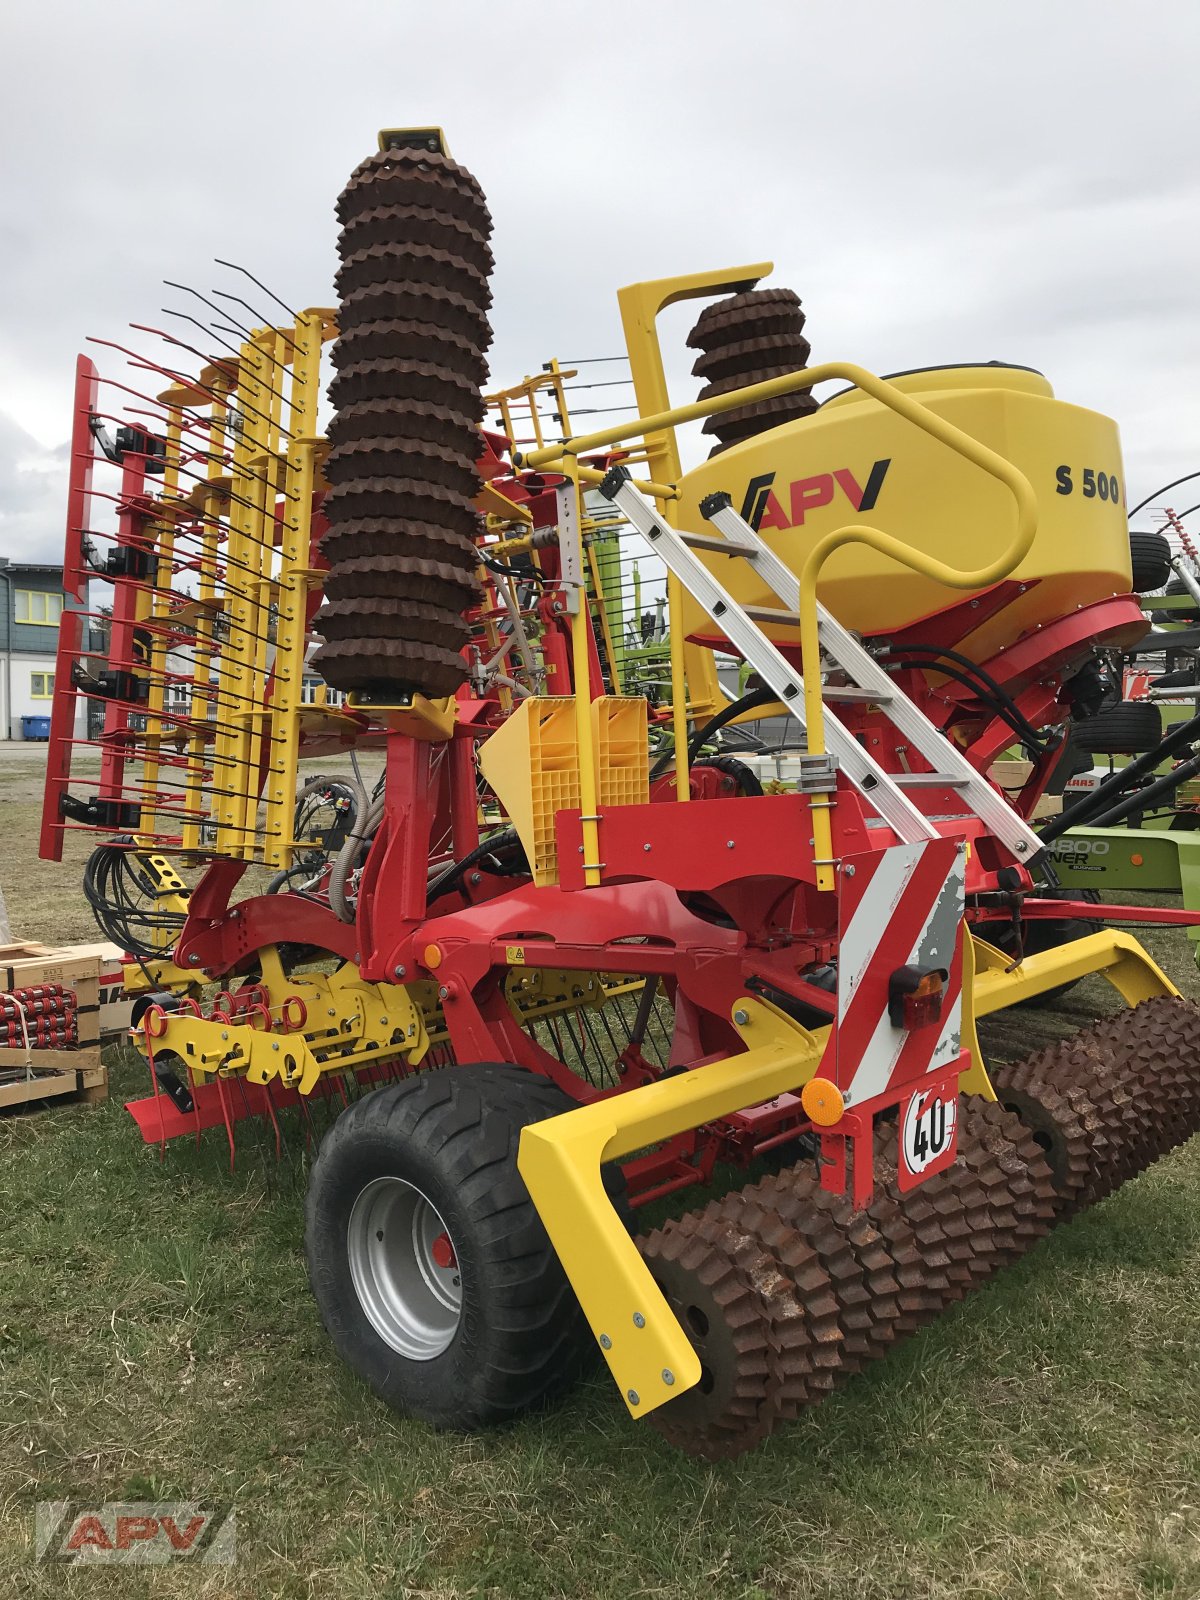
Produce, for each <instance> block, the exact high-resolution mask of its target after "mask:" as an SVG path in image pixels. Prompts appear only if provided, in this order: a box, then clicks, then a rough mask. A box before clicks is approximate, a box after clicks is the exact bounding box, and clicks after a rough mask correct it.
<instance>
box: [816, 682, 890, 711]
mask: <svg viewBox="0 0 1200 1600" xmlns="http://www.w3.org/2000/svg"><path fill="white" fill-rule="evenodd" d="M892 698H893V696H892V691H891V690H890V689H858V688H854V689H851V688H839V687H836V686H834V687H831V686H830V685H829V684H826V685H825V686H824V688H823V689H822V690H821V699H822V700H846V701H857V702H858V703H859V704H862V705H876V706H886V705H887V703H888V701H889V700H891V699H892Z"/></svg>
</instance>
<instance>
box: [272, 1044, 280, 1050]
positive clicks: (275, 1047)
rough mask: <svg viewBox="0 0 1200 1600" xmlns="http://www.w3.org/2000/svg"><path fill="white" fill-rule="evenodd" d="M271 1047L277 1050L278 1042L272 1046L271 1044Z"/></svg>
mask: <svg viewBox="0 0 1200 1600" xmlns="http://www.w3.org/2000/svg"><path fill="white" fill-rule="evenodd" d="M271 1049H272V1050H278V1049H279V1045H278V1044H277V1043H276V1044H273V1045H272V1046H271Z"/></svg>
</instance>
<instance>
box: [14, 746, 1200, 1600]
mask: <svg viewBox="0 0 1200 1600" xmlns="http://www.w3.org/2000/svg"><path fill="white" fill-rule="evenodd" d="M39 781H40V780H39V775H38V763H37V761H36V758H33V757H27V756H21V757H20V758H14V757H13V756H12V755H9V754H7V753H6V756H5V759H4V760H3V762H2V763H0V803H2V810H0V816H2V817H3V821H4V831H5V841H4V850H3V855H2V857H0V860H2V862H3V865H2V867H0V872H2V873H3V878H2V880H0V881H2V882H3V887H4V890H5V893H6V896H7V899H8V905H9V910H10V913H11V916H12V919H13V923H14V926H15V929H16V931H17V932H18V933H20V934H22V935H24V936H26V937H36V938H40V939H43V940H45V941H47V942H50V941H60V940H62V941H66V940H72V939H79V938H94V937H95V936H96V935H95V933H94V931H93V928H92V925H91V924H90V921H89V915H88V912H87V908H86V906H85V905H84V903H83V900H82V898H81V896H80V894H79V892H78V874H79V868H80V864H81V861H82V856H83V850H82V848H77V849H75V850H74V851H73V852H72V860H71V861H70V862H69V863H67V864H64V866H63V867H61V868H55V867H52V866H48V865H45V864H40V863H38V862H37V860H36V842H35V840H36V811H37V800H36V797H37V793H38V789H39ZM1153 945H1154V950H1155V953H1156V955H1157V956H1158V958H1159V959H1160V960H1161V961H1162V962H1163V964H1164V965H1165V966H1167V968H1168V970H1169V971H1170V972H1171V974H1172V976H1174V977H1175V979H1176V981H1177V982H1179V983H1180V984H1181V985H1182V986H1183V987H1184V988H1185V989H1186V991H1187V992H1188V993H1189V994H1192V995H1194V996H1195V995H1200V983H1198V982H1197V973H1196V969H1195V967H1194V965H1192V964H1191V960H1190V955H1189V953H1188V947H1187V945H1186V944H1185V941H1184V939H1183V938H1182V936H1181V935H1175V934H1171V935H1168V936H1161V937H1156V938H1155V940H1154V941H1153ZM1113 1005H1114V997H1113V996H1112V994H1111V991H1109V990H1108V989H1107V987H1106V986H1105V985H1104V984H1103V983H1100V982H1098V981H1096V982H1091V981H1089V982H1088V983H1086V984H1084V985H1082V986H1080V987H1079V988H1077V989H1076V990H1075V991H1074V992H1073V993H1072V994H1071V995H1070V996H1068V997H1067V999H1066V1001H1065V1002H1064V1003H1063V1004H1062V1006H1061V1009H1059V1010H1058V1011H1056V1012H1037V1011H1023V1012H1020V1013H1014V1014H1011V1015H1010V1017H1009V1018H1007V1019H1001V1020H999V1021H998V1022H997V1023H996V1024H995V1025H994V1026H993V1027H991V1028H990V1030H989V1032H988V1035H987V1039H986V1043H987V1046H988V1048H989V1049H991V1050H993V1051H995V1052H996V1053H998V1054H1001V1055H1005V1056H1014V1055H1017V1054H1020V1053H1022V1052H1023V1051H1025V1050H1027V1049H1031V1048H1033V1047H1034V1046H1035V1045H1037V1044H1038V1043H1039V1042H1041V1041H1042V1040H1043V1039H1046V1038H1049V1037H1052V1036H1054V1035H1055V1034H1056V1033H1062V1032H1070V1031H1072V1030H1074V1029H1075V1028H1078V1027H1080V1026H1084V1025H1086V1024H1087V1023H1088V1021H1089V1020H1090V1019H1091V1018H1092V1017H1094V1016H1096V1015H1097V1014H1100V1013H1102V1012H1103V1011H1105V1010H1109V1009H1111V1008H1112V1007H1113ZM113 1069H114V1070H113V1098H112V1100H111V1101H110V1102H109V1103H108V1104H107V1105H106V1106H103V1107H101V1108H98V1109H92V1108H87V1107H70V1106H60V1107H57V1108H54V1109H48V1110H44V1111H41V1112H38V1113H35V1114H31V1115H21V1116H15V1117H8V1118H6V1119H4V1120H2V1121H0V1215H2V1218H3V1220H2V1222H0V1594H3V1595H5V1596H7V1595H10V1594H11V1595H19V1596H38V1597H41V1596H46V1597H49V1596H50V1595H52V1594H62V1593H65V1594H68V1595H87V1596H89V1597H90V1596H99V1597H108V1596H114V1597H115V1596H121V1597H122V1600H126V1597H138V1596H141V1595H150V1594H153V1595H155V1596H162V1597H167V1600H174V1597H177V1596H189V1597H200V1600H215V1597H218V1596H220V1597H225V1596H229V1597H237V1600H266V1597H274V1596H279V1597H293V1596H294V1597H309V1596H311V1597H313V1600H316V1597H322V1600H324V1597H331V1600H360V1597H362V1600H366V1597H368V1596H369V1597H376V1596H378V1597H393V1596H395V1597H400V1596H405V1597H408V1596H414V1597H415V1596H420V1597H427V1600H435V1597H436V1600H460V1597H466V1596H503V1597H509V1596H512V1597H521V1600H543V1597H557V1596H563V1597H570V1600H591V1597H602V1600H641V1597H651V1596H653V1597H658V1600H685V1597H687V1600H691V1597H696V1600H699V1597H701V1596H704V1597H720V1600H735V1597H736V1600H767V1597H770V1600H784V1597H789V1600H790V1597H793V1596H795V1597H808V1596H812V1597H831V1600H841V1597H847V1600H848V1597H855V1600H874V1597H879V1600H884V1597H886V1600H910V1597H911V1600H917V1597H921V1600H924V1597H950V1596H954V1597H958V1596H971V1597H975V1596H978V1597H985V1596H987V1597H991V1596H995V1597H1004V1600H1021V1597H1033V1596H1039V1597H1040V1596H1064V1597H1065V1596H1070V1597H1083V1596H1087V1597H1096V1600H1109V1597H1111V1600H1125V1597H1131V1596H1143V1595H1145V1596H1149V1595H1164V1596H1166V1595H1170V1596H1174V1597H1179V1600H1184V1597H1192V1596H1196V1595H1200V1372H1198V1371H1197V1368H1196V1365H1195V1350H1196V1344H1197V1337H1198V1335H1200V1291H1198V1288H1197V1283H1198V1279H1200V1211H1198V1207H1197V1199H1198V1197H1200V1141H1193V1144H1192V1145H1191V1146H1190V1147H1188V1148H1186V1149H1184V1150H1183V1151H1181V1152H1179V1153H1177V1154H1176V1155H1175V1156H1173V1157H1172V1158H1170V1159H1169V1160H1167V1161H1165V1162H1163V1163H1161V1164H1160V1165H1159V1166H1158V1167H1157V1168H1156V1169H1154V1170H1152V1171H1151V1172H1150V1173H1148V1174H1147V1175H1145V1176H1144V1177H1142V1178H1141V1179H1139V1180H1137V1181H1136V1182H1135V1183H1133V1184H1131V1185H1129V1186H1128V1187H1127V1188H1126V1189H1125V1190H1123V1191H1122V1192H1121V1193H1120V1194H1118V1195H1117V1196H1115V1197H1114V1198H1113V1199H1111V1200H1109V1201H1107V1202H1106V1203H1105V1204H1103V1205H1102V1206H1100V1207H1098V1208H1097V1209H1096V1210H1095V1211H1093V1212H1091V1213H1089V1214H1087V1215H1085V1216H1083V1217H1082V1218H1081V1219H1079V1220H1078V1221H1076V1222H1075V1223H1073V1224H1072V1225H1071V1226H1069V1227H1067V1228H1064V1229H1062V1230H1060V1232H1059V1233H1058V1234H1057V1235H1056V1236H1054V1237H1052V1238H1050V1239H1048V1240H1046V1241H1045V1242H1043V1243H1042V1244H1041V1245H1039V1246H1038V1247H1037V1248H1036V1249H1035V1250H1034V1251H1033V1252H1032V1253H1031V1254H1030V1255H1029V1256H1028V1257H1027V1258H1026V1259H1025V1260H1024V1261H1023V1262H1022V1263H1021V1264H1020V1265H1019V1266H1017V1267H1015V1268H1012V1269H1010V1270H1009V1271H1008V1272H1007V1273H1006V1274H1005V1275H1003V1276H1002V1277H1001V1278H1000V1279H998V1280H997V1281H995V1282H994V1283H993V1284H992V1285H990V1286H989V1287H987V1288H986V1289H984V1290H982V1291H980V1292H979V1293H977V1294H976V1295H975V1296H974V1297H973V1298H971V1299H970V1300H969V1301H968V1302H966V1303H965V1304H963V1305H961V1306H959V1307H957V1308H955V1309H954V1310H953V1311H951V1312H950V1313H949V1314H948V1315H947V1316H946V1317H945V1318H944V1319H943V1320H942V1321H941V1322H940V1323H939V1324H938V1325H937V1326H935V1327H933V1328H931V1329H929V1330H928V1331H927V1332H926V1333H924V1334H923V1335H922V1336H920V1337H919V1338H917V1339H914V1340H912V1341H911V1342H910V1343H908V1344H907V1345H905V1346H903V1347H902V1348H900V1349H899V1350H897V1351H896V1352H894V1353H893V1355H892V1356H891V1357H890V1358H889V1359H888V1360H887V1361H886V1362H884V1363H882V1364H881V1365H879V1366H878V1367H877V1368H876V1369H875V1370H873V1371H871V1372H869V1373H867V1374H866V1375H864V1376H863V1377H860V1378H858V1379H856V1380H855V1381H854V1382H853V1383H851V1384H850V1385H849V1386H848V1387H847V1388H846V1389H845V1391H844V1392H842V1393H840V1394H838V1395H836V1396H835V1397H834V1398H832V1399H831V1400H829V1401H828V1402H826V1403H825V1404H824V1405H823V1406H821V1407H820V1408H819V1409H817V1410H816V1411H814V1412H812V1413H811V1414H810V1415H808V1416H807V1417H806V1418H805V1419H804V1420H802V1421H801V1422H799V1423H797V1424H795V1425H794V1426H792V1427H791V1428H790V1429H787V1430H785V1431H784V1432H783V1433H781V1434H779V1435H777V1436H776V1437H775V1438H774V1439H773V1440H772V1441H770V1442H769V1443H768V1444H767V1445H766V1446H765V1447H764V1448H763V1449H761V1450H760V1451H759V1452H757V1453H756V1454H754V1455H752V1456H750V1457H747V1458H745V1459H743V1460H742V1461H740V1462H735V1463H731V1464H727V1465H723V1466H718V1467H707V1466H703V1465H700V1464H697V1463H695V1462H692V1461H689V1460H687V1459H685V1458H683V1457H680V1456H677V1455H675V1454H674V1453H673V1452H671V1451H670V1450H669V1449H668V1448H667V1447H666V1445H665V1444H664V1443H663V1442H662V1441H661V1440H660V1439H659V1437H658V1435H657V1434H656V1433H654V1432H653V1431H652V1430H651V1429H650V1428H649V1427H644V1426H636V1425H634V1424H633V1423H631V1422H630V1420H629V1418H628V1417H627V1415H626V1413H625V1410H624V1408H623V1406H622V1405H621V1403H620V1401H619V1399H618V1396H617V1395H616V1393H615V1391H614V1390H613V1388H612V1385H611V1383H610V1382H609V1380H608V1378H607V1377H606V1376H605V1375H603V1374H601V1373H599V1372H598V1373H597V1374H596V1375H595V1376H594V1377H593V1378H592V1379H591V1380H590V1381H589V1382H588V1383H587V1384H585V1386H584V1387H582V1388H581V1389H580V1390H578V1391H577V1392H576V1393H575V1394H574V1395H573V1396H572V1397H570V1399H569V1400H568V1402H567V1403H566V1404H565V1405H564V1406H563V1407H562V1408H561V1409H559V1410H557V1411H555V1412H552V1413H550V1414H547V1415H545V1416H539V1417H535V1418H531V1419H529V1420H527V1421H525V1422H522V1423H521V1424H519V1425H518V1426H516V1427H514V1428H511V1429H509V1430H508V1431H506V1432H503V1433H497V1434H493V1435H488V1436H483V1437H472V1438H462V1437H454V1436H446V1435H438V1434H434V1433H431V1432H430V1431H428V1430H427V1429H426V1428H424V1427H423V1426H420V1425H418V1424H416V1423H413V1422H409V1421H406V1420H405V1419H403V1418H401V1417H397V1416H394V1415H392V1414H390V1413H389V1412H387V1411H385V1410H384V1409H383V1408H382V1406H381V1405H380V1404H379V1403H377V1402H376V1401H375V1400H374V1399H373V1397H372V1396H371V1395H370V1394H369V1393H368V1392H367V1391H366V1390H365V1389H364V1388H363V1387H362V1386H361V1385H360V1384H359V1383H358V1382H357V1381H356V1380H355V1379H354V1378H353V1377H351V1376H350V1374H349V1373H348V1372H347V1371H346V1370H345V1369H343V1368H341V1367H340V1366H339V1365H338V1363H337V1362H336V1360H335V1359H334V1356H333V1353H332V1350H331V1349H330V1347H329V1345H328V1343H327V1342H326V1339H325V1337H324V1335H323V1333H322V1330H321V1328H320V1326H319V1324H318V1320H317V1316H316V1312H315V1309H314V1306H313V1303H312V1301H311V1299H310V1297H309V1294H308V1290H307V1286H306V1283H305V1276H304V1268H303V1262H302V1257H301V1209H302V1197H303V1187H304V1172H303V1161H302V1159H301V1158H300V1157H299V1156H297V1157H294V1158H292V1159H285V1161H284V1162H283V1163H281V1164H279V1165H276V1164H275V1162H274V1161H273V1160H268V1159H266V1158H265V1155H264V1154H263V1153H261V1152H256V1151H254V1150H252V1149H251V1148H250V1146H249V1143H246V1144H244V1145H243V1146H242V1148H241V1150H240V1154H239V1162H238V1170H237V1172H236V1174H235V1175H234V1176H232V1177H230V1176H229V1173H228V1170H227V1159H226V1152H225V1150H224V1143H223V1139H221V1138H220V1137H218V1136H213V1137H212V1139H211V1142H209V1143H206V1144H205V1145H204V1147H203V1148H201V1149H200V1150H199V1151H197V1150H195V1149H193V1148H192V1147H191V1145H190V1144H187V1143H186V1142H181V1143H180V1144H179V1145H178V1146H175V1147H172V1148H171V1149H170V1150H169V1151H168V1153H167V1157H166V1160H165V1161H164V1162H160V1160H159V1156H158V1152H157V1150H155V1149H149V1148H146V1147H144V1146H142V1145H141V1144H140V1143H139V1142H138V1140H137V1139H136V1137H135V1132H134V1128H133V1124H132V1123H131V1122H130V1120H129V1119H128V1117H127V1115H126V1114H125V1112H124V1111H123V1109H122V1106H121V1101H122V1099H123V1098H124V1097H127V1096H128V1095H129V1094H130V1093H141V1092H143V1090H144V1088H145V1083H144V1077H143V1074H144V1069H141V1068H139V1067H137V1066H136V1065H135V1064H134V1063H132V1062H130V1061H129V1059H128V1058H127V1057H121V1056H120V1055H118V1056H117V1058H116V1059H115V1060H114V1062H113ZM68 1498H72V1499H88V1498H91V1499H96V1500H105V1499H188V1500H199V1501H209V1502H211V1501H213V1500H221V1501H233V1502H234V1503H235V1505H236V1508H237V1514H238V1539H239V1552H238V1561H237V1564H236V1565H235V1566H234V1567H232V1568H227V1569H195V1570H192V1569H187V1568H182V1567H173V1568H170V1569H160V1570H156V1571H151V1570H150V1569H132V1570H130V1569H124V1570H120V1569H115V1568H93V1569H90V1570H87V1571H83V1570H79V1569H76V1568H63V1567H39V1566H37V1565H35V1564H34V1562H33V1512H34V1504H35V1502H36V1501H37V1500H39V1499H68Z"/></svg>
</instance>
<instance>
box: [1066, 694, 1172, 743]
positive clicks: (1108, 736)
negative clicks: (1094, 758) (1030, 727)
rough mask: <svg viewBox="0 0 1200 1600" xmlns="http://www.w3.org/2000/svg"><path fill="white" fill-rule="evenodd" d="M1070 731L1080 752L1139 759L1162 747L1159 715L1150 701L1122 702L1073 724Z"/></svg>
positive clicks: (1159, 712) (1160, 717)
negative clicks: (1085, 751) (1158, 746)
mask: <svg viewBox="0 0 1200 1600" xmlns="http://www.w3.org/2000/svg"><path fill="white" fill-rule="evenodd" d="M1072 731H1073V737H1074V739H1075V743H1076V744H1077V745H1078V746H1079V748H1080V749H1081V750H1090V751H1093V752H1095V753H1097V754H1100V755H1113V756H1140V755H1143V754H1144V753H1145V752H1146V751H1147V750H1153V749H1154V747H1155V746H1156V745H1159V744H1161V743H1162V737H1163V721H1162V712H1161V711H1160V710H1159V708H1158V707H1157V706H1156V705H1155V704H1154V703H1153V702H1152V701H1149V700H1124V701H1122V702H1121V704H1120V705H1115V706H1111V707H1110V708H1109V709H1108V710H1107V711H1101V712H1099V713H1098V714H1097V715H1096V716H1094V717H1087V718H1085V719H1084V720H1083V721H1082V722H1078V723H1076V724H1075V727H1074V729H1073V730H1072Z"/></svg>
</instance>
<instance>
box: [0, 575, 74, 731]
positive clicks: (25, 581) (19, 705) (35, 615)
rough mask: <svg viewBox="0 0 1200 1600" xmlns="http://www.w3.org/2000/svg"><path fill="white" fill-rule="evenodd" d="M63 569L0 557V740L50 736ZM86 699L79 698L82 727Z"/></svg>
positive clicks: (65, 601)
mask: <svg viewBox="0 0 1200 1600" xmlns="http://www.w3.org/2000/svg"><path fill="white" fill-rule="evenodd" d="M66 605H71V606H72V608H74V602H73V601H69V600H68V598H67V596H66V595H64V593H63V586H62V568H61V567H60V566H53V565H48V564H46V563H44V562H26V561H5V560H4V559H3V558H2V557H0V738H4V739H23V738H36V737H39V736H40V737H45V732H44V729H45V726H46V723H47V721H48V719H49V716H50V709H51V706H52V704H53V701H54V670H55V667H54V658H55V653H56V652H57V650H58V624H59V619H60V618H61V616H62V613H63V608H64V606H66ZM85 707H86V701H84V699H83V698H82V696H81V697H80V699H79V727H78V729H77V730H76V731H77V732H79V733H81V732H82V727H83V723H82V718H83V715H84V710H85Z"/></svg>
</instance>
